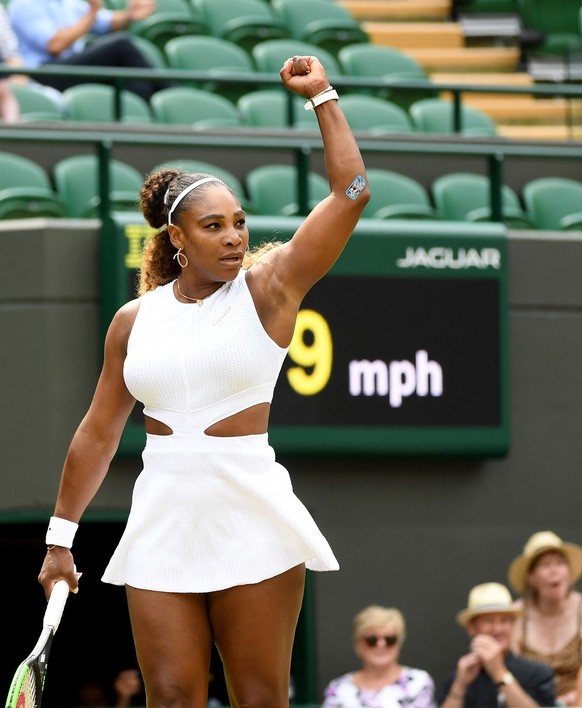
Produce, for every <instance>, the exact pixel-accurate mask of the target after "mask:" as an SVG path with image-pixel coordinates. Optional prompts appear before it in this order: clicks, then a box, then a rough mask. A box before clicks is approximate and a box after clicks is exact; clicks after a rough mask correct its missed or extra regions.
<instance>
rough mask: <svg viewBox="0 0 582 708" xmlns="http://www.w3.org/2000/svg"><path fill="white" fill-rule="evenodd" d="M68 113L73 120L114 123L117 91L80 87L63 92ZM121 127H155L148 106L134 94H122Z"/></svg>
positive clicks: (81, 85) (110, 87)
mask: <svg viewBox="0 0 582 708" xmlns="http://www.w3.org/2000/svg"><path fill="white" fill-rule="evenodd" d="M63 100H64V103H65V113H66V115H67V116H68V118H69V119H70V120H74V121H80V122H89V123H112V122H116V118H115V89H114V88H113V86H107V85H106V84H91V83H87V84H78V85H77V86H71V87H70V88H68V89H65V90H64V91H63ZM119 121H120V122H121V123H146V124H147V123H152V121H153V119H152V114H151V111H150V107H149V105H148V104H147V103H146V102H145V101H144V100H143V98H141V97H140V96H138V95H137V94H135V93H132V92H131V91H126V90H122V92H121V117H120V119H119Z"/></svg>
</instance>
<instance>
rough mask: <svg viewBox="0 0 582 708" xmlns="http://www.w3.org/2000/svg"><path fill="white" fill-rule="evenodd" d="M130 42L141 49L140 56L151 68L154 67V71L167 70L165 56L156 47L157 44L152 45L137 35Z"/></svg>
mask: <svg viewBox="0 0 582 708" xmlns="http://www.w3.org/2000/svg"><path fill="white" fill-rule="evenodd" d="M132 40H133V43H134V44H135V45H137V46H138V47H139V49H141V52H142V54H143V55H144V56H145V57H146V59H148V60H149V61H150V63H151V64H152V66H155V67H156V69H167V68H168V62H167V60H166V55H165V54H164V52H163V50H162V49H160V48H159V47H158V46H157V44H154V43H153V42H150V40H149V39H146V38H145V37H140V36H139V35H134V36H133V37H132Z"/></svg>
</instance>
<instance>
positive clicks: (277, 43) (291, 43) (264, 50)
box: [252, 39, 342, 81]
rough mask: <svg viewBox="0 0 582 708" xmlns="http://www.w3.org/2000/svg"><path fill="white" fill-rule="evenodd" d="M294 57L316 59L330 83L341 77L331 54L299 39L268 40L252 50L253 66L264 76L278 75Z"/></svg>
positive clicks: (336, 62)
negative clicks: (264, 74) (334, 78)
mask: <svg viewBox="0 0 582 708" xmlns="http://www.w3.org/2000/svg"><path fill="white" fill-rule="evenodd" d="M295 55H298V56H315V57H317V58H318V59H319V61H320V62H321V63H322V65H323V67H324V69H325V70H326V72H327V75H328V77H329V79H330V80H331V81H333V77H334V76H341V73H342V71H341V67H340V65H339V62H338V61H337V59H336V58H335V57H334V56H333V54H330V53H329V52H328V51H326V50H325V49H322V48H321V47H318V46H317V45H316V44H311V43H310V42H302V41H301V40H299V39H269V40H267V41H266V42H261V43H260V44H257V45H256V46H255V47H253V50H252V57H253V59H254V62H255V66H256V67H257V69H258V70H259V71H261V72H264V73H266V74H278V73H279V72H280V71H281V67H282V66H283V64H284V63H285V61H286V60H287V59H289V57H292V56H295Z"/></svg>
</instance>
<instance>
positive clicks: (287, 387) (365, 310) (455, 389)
mask: <svg viewBox="0 0 582 708" xmlns="http://www.w3.org/2000/svg"><path fill="white" fill-rule="evenodd" d="M115 216H116V219H115V225H116V226H115V229H114V238H115V239H116V242H117V244H118V247H117V249H116V250H117V253H118V255H119V256H121V254H122V253H123V258H118V260H119V261H120V262H119V264H118V267H117V268H116V273H115V276H114V278H113V283H111V281H110V285H109V287H111V286H112V285H113V290H114V291H115V290H117V291H119V292H118V295H119V297H118V298H117V302H116V304H115V308H116V307H118V306H119V305H121V304H122V303H123V302H125V301H126V300H128V299H130V298H131V297H132V296H133V294H134V282H135V272H136V269H137V267H138V266H139V250H140V247H141V243H140V239H141V240H143V238H145V237H147V236H148V233H149V232H148V228H147V227H145V226H144V225H143V224H141V223H140V221H139V217H136V216H133V217H130V216H128V215H125V214H124V215H121V214H117V215H115ZM248 221H249V229H250V232H251V237H252V241H253V242H255V243H258V242H260V241H263V240H265V239H272V238H278V239H281V240H284V239H286V238H288V237H290V236H291V235H292V234H293V232H294V230H295V229H296V228H297V226H298V225H299V223H300V221H299V220H296V219H275V220H274V219H268V218H266V217H249V219H248ZM112 304H113V303H112ZM111 314H112V313H111ZM507 348H508V337H507V243H506V233H505V230H504V228H503V227H501V226H497V225H493V224H488V225H467V224H452V223H450V222H447V223H444V222H443V223H432V222H403V221H399V222H387V221H382V222H380V221H376V220H364V219H363V220H361V221H360V224H359V225H358V227H357V229H356V232H355V233H354V235H353V236H352V239H351V240H350V242H349V244H348V246H347V247H346V249H345V251H344V253H343V254H342V256H341V257H340V259H339V260H338V262H337V263H336V265H335V266H334V267H333V269H332V271H331V272H330V273H329V274H328V275H327V276H326V277H325V278H323V279H322V280H321V281H320V282H319V283H317V284H316V285H315V286H314V287H313V288H312V290H311V291H310V292H309V293H308V295H307V297H306V298H305V300H304V302H303V304H302V308H301V310H300V312H299V316H298V319H297V326H296V330H295V336H294V338H293V342H292V343H291V346H290V347H289V354H288V357H287V359H286V360H285V363H284V365H283V369H282V371H281V375H280V377H279V381H278V384H277V387H276V389H275V396H274V400H273V404H272V409H271V425H270V434H269V439H270V442H271V443H272V444H273V446H274V447H275V449H276V450H277V451H278V452H281V453H296V454H320V453H321V454H357V455H366V454H393V455H426V454H435V455H436V454H447V455H483V456H499V455H503V454H505V453H506V452H507V450H508V449H509V438H510V435H509V420H508V416H509V404H508V399H509V395H508V370H507V369H508V363H507V358H508V352H507ZM143 442H144V435H143V423H142V419H141V413H140V412H139V409H138V410H136V413H135V415H134V416H132V418H131V420H130V421H129V422H128V425H127V427H126V431H125V433H124V436H123V440H122V445H121V452H126V453H132V454H134V453H135V454H139V453H140V452H141V449H142V447H143Z"/></svg>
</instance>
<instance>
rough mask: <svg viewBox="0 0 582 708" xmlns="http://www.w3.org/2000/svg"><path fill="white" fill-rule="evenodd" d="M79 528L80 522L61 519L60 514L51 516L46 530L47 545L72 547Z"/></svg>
mask: <svg viewBox="0 0 582 708" xmlns="http://www.w3.org/2000/svg"><path fill="white" fill-rule="evenodd" d="M78 528H79V524H76V523H75V522H74V521H68V520H67V519H61V518H60V517H59V516H51V520H50V521H49V525H48V529H47V532H46V545H47V546H63V547H64V548H71V546H72V545H73V539H74V538H75V534H76V533H77V529H78Z"/></svg>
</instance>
